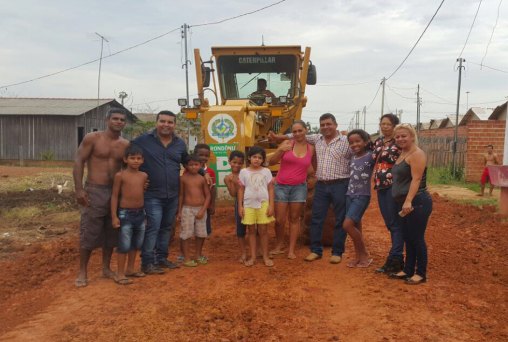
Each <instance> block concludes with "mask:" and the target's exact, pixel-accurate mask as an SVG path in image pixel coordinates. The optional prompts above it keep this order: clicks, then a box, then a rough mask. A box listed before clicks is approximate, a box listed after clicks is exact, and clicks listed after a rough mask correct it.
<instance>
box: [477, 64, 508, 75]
mask: <svg viewBox="0 0 508 342" xmlns="http://www.w3.org/2000/svg"><path fill="white" fill-rule="evenodd" d="M468 63H471V64H474V65H478V66H480V67H484V68H487V69H491V70H495V71H499V72H504V73H505V74H508V71H506V70H501V69H497V68H493V67H491V66H488V65H485V64H480V63H475V62H471V61H470V62H468Z"/></svg>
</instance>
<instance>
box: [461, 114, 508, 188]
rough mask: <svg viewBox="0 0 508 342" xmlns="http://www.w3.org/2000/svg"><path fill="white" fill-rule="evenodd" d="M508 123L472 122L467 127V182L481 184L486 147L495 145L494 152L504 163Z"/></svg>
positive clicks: (494, 121)
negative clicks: (506, 126)
mask: <svg viewBox="0 0 508 342" xmlns="http://www.w3.org/2000/svg"><path fill="white" fill-rule="evenodd" d="M505 125H506V121H497V120H488V121H479V120H473V121H470V122H469V123H468V124H467V126H465V127H466V128H467V154H466V169H465V171H466V175H465V176H466V181H468V182H479V181H480V177H481V174H482V171H483V158H482V154H483V153H485V150H486V148H485V146H486V145H489V144H490V145H494V152H495V153H497V154H498V156H499V158H500V162H502V161H503V149H504V131H505Z"/></svg>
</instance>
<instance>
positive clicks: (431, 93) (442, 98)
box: [420, 87, 455, 105]
mask: <svg viewBox="0 0 508 342" xmlns="http://www.w3.org/2000/svg"><path fill="white" fill-rule="evenodd" d="M420 89H421V90H423V91H424V92H426V93H428V94H430V95H432V96H435V97H437V98H438V99H440V100H443V101H446V102H448V103H450V104H453V105H455V103H453V101H450V100H448V99H445V98H444V97H441V96H439V95H436V94H434V93H433V92H431V91H429V90H427V89H424V88H421V87H420Z"/></svg>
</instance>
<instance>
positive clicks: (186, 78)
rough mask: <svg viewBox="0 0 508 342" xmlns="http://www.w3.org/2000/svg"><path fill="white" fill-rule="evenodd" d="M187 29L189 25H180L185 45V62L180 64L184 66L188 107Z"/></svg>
mask: <svg viewBox="0 0 508 342" xmlns="http://www.w3.org/2000/svg"><path fill="white" fill-rule="evenodd" d="M188 30H189V25H187V24H183V26H182V38H183V40H184V46H185V63H184V64H183V65H182V68H185V90H186V92H187V108H188V107H189V63H190V61H189V57H188V54H187V31H188Z"/></svg>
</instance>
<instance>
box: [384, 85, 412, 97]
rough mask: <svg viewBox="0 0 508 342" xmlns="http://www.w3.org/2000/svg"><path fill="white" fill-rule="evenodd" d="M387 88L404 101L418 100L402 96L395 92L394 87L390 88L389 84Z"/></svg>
mask: <svg viewBox="0 0 508 342" xmlns="http://www.w3.org/2000/svg"><path fill="white" fill-rule="evenodd" d="M386 87H387V88H388V90H390V91H391V92H392V93H394V94H395V95H397V96H400V97H402V98H403V99H407V100H416V97H407V96H404V95H402V94H399V93H398V92H396V91H395V90H393V89H392V87H390V86H389V85H388V84H386Z"/></svg>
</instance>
